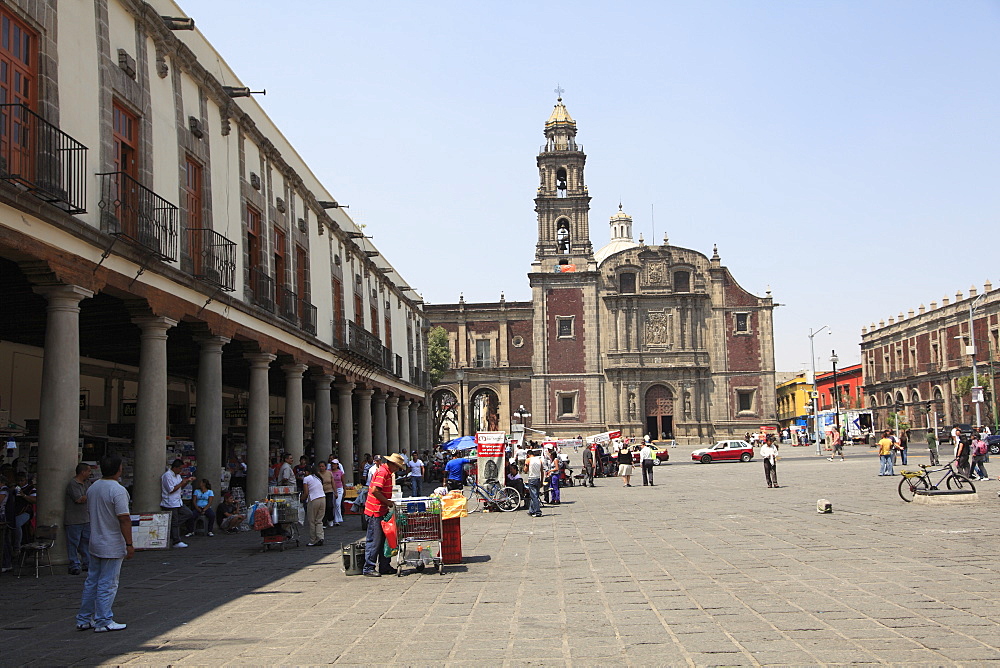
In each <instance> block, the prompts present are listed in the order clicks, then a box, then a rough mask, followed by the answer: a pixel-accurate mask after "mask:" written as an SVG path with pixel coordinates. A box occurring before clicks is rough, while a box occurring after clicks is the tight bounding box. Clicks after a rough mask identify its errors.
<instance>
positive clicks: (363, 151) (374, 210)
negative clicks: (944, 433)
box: [179, 0, 1000, 371]
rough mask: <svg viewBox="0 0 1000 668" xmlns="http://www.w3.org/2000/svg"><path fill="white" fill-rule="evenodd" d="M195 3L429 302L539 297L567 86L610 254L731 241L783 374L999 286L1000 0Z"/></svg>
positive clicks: (728, 258)
mask: <svg viewBox="0 0 1000 668" xmlns="http://www.w3.org/2000/svg"><path fill="white" fill-rule="evenodd" d="M179 4H180V5H181V7H182V8H183V9H184V10H185V12H187V13H188V14H189V15H190V16H192V17H193V18H194V19H195V22H196V25H197V27H198V29H199V30H201V31H202V33H204V34H205V36H206V37H207V38H208V39H209V41H210V42H212V44H213V46H214V47H215V48H216V50H217V51H218V52H219V53H220V54H221V55H222V57H223V58H224V59H225V60H226V61H227V62H228V63H229V64H230V66H231V67H232V68H233V69H234V70H235V71H236V73H237V75H238V76H239V77H240V78H241V79H242V81H243V83H244V84H245V85H248V86H250V87H251V88H252V89H254V90H259V89H266V90H267V95H266V96H258V97H257V100H258V102H259V103H260V104H261V105H262V107H263V108H264V109H265V111H266V112H267V113H268V115H270V116H271V118H272V119H273V120H274V121H275V122H276V124H277V125H278V127H279V128H281V130H282V132H283V133H284V134H285V136H286V137H287V138H288V139H289V140H290V141H291V143H292V144H293V145H294V146H295V147H296V150H297V151H298V152H299V153H300V154H301V155H302V157H303V158H304V159H305V160H306V162H307V163H308V164H309V165H310V167H311V169H312V170H313V172H314V173H316V174H317V176H318V177H319V178H320V180H321V181H322V182H323V183H324V184H325V185H326V187H327V188H328V189H329V190H330V192H331V193H332V194H333V195H334V197H336V199H337V200H338V201H340V202H341V203H344V204H348V205H350V208H349V210H348V211H349V213H350V215H351V217H352V218H353V219H354V220H355V222H357V223H360V224H364V225H365V226H366V227H365V231H366V232H367V233H369V234H371V235H373V237H374V239H373V241H374V243H375V245H376V246H377V247H378V248H379V250H380V251H381V252H382V254H383V255H384V256H385V257H386V258H387V259H388V260H389V261H390V262H391V263H392V264H393V265H394V266H395V267H396V268H397V269H398V270H399V271H400V273H401V275H402V276H403V277H404V278H405V280H406V281H407V282H408V283H409V284H410V285H412V286H414V287H415V288H416V289H417V291H418V293H419V294H420V295H421V296H422V297H423V298H424V299H425V300H426V301H427V302H428V303H438V304H440V303H454V302H456V301H457V300H458V298H459V295H460V294H462V295H464V297H465V300H466V301H468V302H489V301H496V300H497V299H499V297H500V293H501V292H502V293H504V295H505V297H506V299H507V300H524V301H527V300H530V298H531V293H530V288H529V286H528V279H527V272H528V271H529V268H530V264H531V262H532V260H533V259H534V246H535V241H536V238H537V221H536V217H535V213H534V201H533V198H534V195H535V188H536V187H537V185H538V172H537V167H536V164H535V157H536V155H537V153H538V151H539V148H540V147H541V145H542V143H543V142H544V136H543V126H544V123H545V120H546V119H547V118H548V116H549V114H550V113H551V110H552V105H553V104H555V98H556V94H555V92H554V90H555V88H556V87H557V85H558V86H561V87H562V88H563V89H564V90H565V92H564V93H563V100H564V102H565V104H566V107H567V109H568V110H569V112H570V114H571V115H572V116H573V118H574V119H575V120H576V122H577V128H578V135H577V140H578V141H579V142H580V143H581V144H582V145H583V147H584V150H585V152H586V154H587V168H586V174H585V177H586V182H587V185H588V187H589V191H590V195H591V197H592V198H593V199H592V202H591V211H590V236H591V240H592V241H593V244H594V248H595V250H596V249H598V248H600V247H601V246H603V245H604V244H606V243H607V242H608V239H609V226H608V220H609V218H610V216H611V215H613V214H614V213H615V212H616V211H617V209H618V204H619V202H621V204H622V205H623V207H624V210H625V211H626V212H627V213H629V214H630V215H631V216H632V217H633V219H634V223H633V230H634V234H635V236H636V238H638V235H639V234H640V233H641V234H642V235H643V236H644V238H645V240H646V241H647V242H654V241H655V242H656V243H662V239H663V235H664V233H666V234H668V235H669V239H670V243H671V244H673V245H676V246H682V247H685V248H691V249H695V250H698V251H700V252H702V253H704V254H705V255H711V253H712V246H713V244H717V245H718V248H719V254H720V256H721V257H722V262H723V264H724V265H726V266H728V267H729V269H730V271H731V272H732V274H733V276H734V278H735V279H736V281H737V282H738V283H740V285H742V286H743V287H744V288H745V289H747V290H749V291H750V292H752V293H754V294H757V295H761V296H763V295H764V293H765V292H766V291H767V290H768V289H770V290H771V293H772V296H773V298H774V300H775V302H776V303H778V304H780V306H779V307H778V308H776V309H775V317H774V337H775V357H776V363H777V369H778V370H779V371H795V370H801V369H804V368H807V367H808V365H809V358H810V345H809V344H810V339H809V333H810V330H813V331H816V330H819V329H820V328H822V327H824V326H827V329H825V330H823V331H822V332H821V333H820V334H818V335H817V336H816V337H815V355H816V368H817V370H820V371H822V370H828V369H829V368H830V361H829V358H830V352H831V351H832V350H836V353H837V355H838V357H839V358H840V362H839V366H840V367H843V366H846V365H849V364H854V363H857V362H859V361H860V341H861V328H862V327H864V326H867V325H869V324H870V323H872V322H875V323H877V322H878V321H879V320H888V318H889V317H895V316H897V315H898V314H899V313H900V312H904V313H905V312H907V311H909V310H910V309H913V310H916V309H917V308H918V307H919V306H920V305H921V304H923V305H925V306H929V304H930V302H932V301H936V302H938V303H940V302H941V299H942V297H945V296H947V297H949V298H950V299H952V300H954V298H955V293H956V292H958V291H961V292H963V293H966V294H967V293H968V290H969V288H970V286H973V285H975V286H977V287H978V289H979V290H980V291H981V290H982V286H983V284H984V283H985V282H986V281H987V280H992V281H994V282H996V283H997V284H998V285H1000V273H997V272H995V271H994V270H993V265H994V264H995V259H994V258H995V249H996V248H997V246H998V237H1000V231H998V226H997V212H998V210H1000V187H998V185H1000V134H998V132H997V119H1000V89H998V86H997V80H998V78H997V67H998V63H1000V38H998V36H1000V0H991V1H987V0H963V1H962V2H940V1H936V2H924V1H921V0H900V1H889V0H864V1H862V0H856V1H850V2H848V1H842V2H830V1H825V0H808V1H805V0H803V1H801V2H792V1H790V0H783V1H767V2H765V1H759V2H751V1H739V2H737V1H719V0H692V1H690V2H681V1H673V0H658V1H655V2H629V3H611V2H592V1H587V0H576V1H574V2H562V3H539V2H528V1H524V0H508V1H507V2H468V1H465V2H444V1H441V2H438V1H434V0H431V1H429V2H423V3H414V2H397V1H395V0H385V1H382V2H361V1H353V2H348V1H339V2H333V1H319V0H296V1H292V2H285V3H276V2H273V1H270V0H268V1H264V0H179ZM828 332H831V333H829V334H828Z"/></svg>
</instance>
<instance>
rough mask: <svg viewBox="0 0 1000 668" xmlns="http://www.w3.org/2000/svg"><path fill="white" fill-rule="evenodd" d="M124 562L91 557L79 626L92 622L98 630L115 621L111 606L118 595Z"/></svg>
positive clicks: (77, 620) (122, 559) (77, 617)
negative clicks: (119, 578) (119, 577)
mask: <svg viewBox="0 0 1000 668" xmlns="http://www.w3.org/2000/svg"><path fill="white" fill-rule="evenodd" d="M123 561H125V559H124V558H119V559H104V558H103V557H95V556H91V557H90V572H88V573H87V581H86V582H85V583H84V584H83V599H82V600H81V601H80V611H79V612H77V613H76V623H77V624H86V623H87V622H90V623H91V624H93V625H94V626H95V627H96V628H101V627H102V626H107V625H108V624H110V623H111V622H113V621H115V615H114V613H113V612H112V611H111V606H112V605H114V602H115V595H116V594H118V576H119V575H120V574H121V570H122V562H123Z"/></svg>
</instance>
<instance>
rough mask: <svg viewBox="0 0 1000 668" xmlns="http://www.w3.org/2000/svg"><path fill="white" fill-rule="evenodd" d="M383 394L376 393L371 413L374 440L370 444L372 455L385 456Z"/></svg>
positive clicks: (386, 448)
mask: <svg viewBox="0 0 1000 668" xmlns="http://www.w3.org/2000/svg"><path fill="white" fill-rule="evenodd" d="M385 399H386V397H385V392H381V391H380V392H376V393H375V397H374V406H373V407H372V411H373V412H374V414H375V439H374V441H373V443H372V448H373V452H372V455H373V456H374V455H387V454H389V452H388V449H389V445H388V436H387V435H386V428H385Z"/></svg>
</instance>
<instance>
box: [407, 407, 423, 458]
mask: <svg viewBox="0 0 1000 668" xmlns="http://www.w3.org/2000/svg"><path fill="white" fill-rule="evenodd" d="M420 441H421V438H420V428H419V427H418V426H417V402H416V401H411V402H410V450H420Z"/></svg>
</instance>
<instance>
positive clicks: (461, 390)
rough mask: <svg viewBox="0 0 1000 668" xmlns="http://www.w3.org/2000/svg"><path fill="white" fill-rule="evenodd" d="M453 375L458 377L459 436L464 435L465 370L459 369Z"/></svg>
mask: <svg viewBox="0 0 1000 668" xmlns="http://www.w3.org/2000/svg"><path fill="white" fill-rule="evenodd" d="M455 377H456V378H458V431H459V432H460V433H459V436H465V371H464V370H463V369H459V370H458V371H456V372H455Z"/></svg>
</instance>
